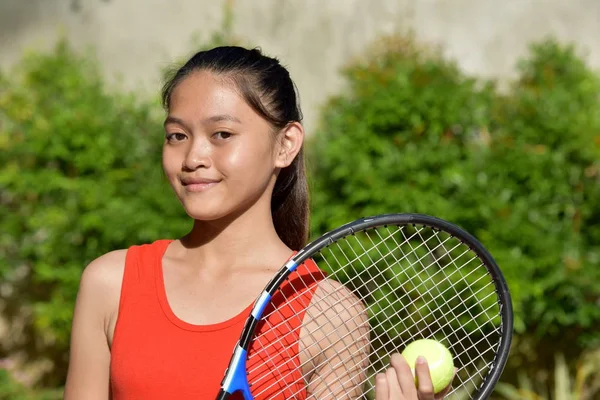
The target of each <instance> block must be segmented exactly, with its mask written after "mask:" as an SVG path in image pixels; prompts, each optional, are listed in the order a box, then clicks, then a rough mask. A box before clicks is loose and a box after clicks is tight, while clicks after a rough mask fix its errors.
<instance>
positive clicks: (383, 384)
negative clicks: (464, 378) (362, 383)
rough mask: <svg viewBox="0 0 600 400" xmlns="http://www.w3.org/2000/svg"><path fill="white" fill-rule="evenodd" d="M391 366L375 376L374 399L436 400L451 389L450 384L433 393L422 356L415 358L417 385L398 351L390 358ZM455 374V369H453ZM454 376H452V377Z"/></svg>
mask: <svg viewBox="0 0 600 400" xmlns="http://www.w3.org/2000/svg"><path fill="white" fill-rule="evenodd" d="M390 364H391V367H390V368H388V369H387V370H386V371H385V373H380V374H377V377H376V378H375V379H376V380H375V399H376V400H438V399H443V398H444V396H446V395H447V394H448V392H449V391H450V389H452V384H450V385H448V387H446V388H444V390H442V391H441V392H439V393H433V383H431V376H430V375H429V366H428V365H427V361H426V360H425V359H424V358H421V357H419V359H417V365H416V366H415V374H416V375H417V378H418V379H417V380H418V387H417V386H416V385H415V380H414V377H413V375H412V373H411V371H410V367H409V365H408V363H407V362H406V360H405V359H404V357H402V356H401V355H400V354H398V353H394V354H392V357H391V358H390ZM454 373H455V374H456V369H455V370H454ZM452 378H454V376H453V377H452Z"/></svg>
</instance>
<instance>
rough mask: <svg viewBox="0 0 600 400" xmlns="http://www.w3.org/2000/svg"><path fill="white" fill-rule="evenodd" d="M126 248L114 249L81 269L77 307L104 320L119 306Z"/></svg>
mask: <svg viewBox="0 0 600 400" xmlns="http://www.w3.org/2000/svg"><path fill="white" fill-rule="evenodd" d="M127 251H128V250H126V249H121V250H114V251H111V252H109V253H106V254H103V255H102V256H100V257H98V258H96V259H95V260H93V261H91V262H90V263H89V264H88V265H87V266H86V267H85V269H84V270H83V273H82V274H81V279H80V282H79V293H78V295H77V303H78V304H77V306H76V312H77V309H79V310H85V312H90V313H93V314H95V315H99V316H100V317H101V318H102V320H103V321H104V322H106V321H107V320H108V318H109V317H110V316H111V315H112V314H114V313H115V312H116V310H117V309H118V307H119V300H120V296H121V285H122V282H123V274H124V271H125V260H126V258H127Z"/></svg>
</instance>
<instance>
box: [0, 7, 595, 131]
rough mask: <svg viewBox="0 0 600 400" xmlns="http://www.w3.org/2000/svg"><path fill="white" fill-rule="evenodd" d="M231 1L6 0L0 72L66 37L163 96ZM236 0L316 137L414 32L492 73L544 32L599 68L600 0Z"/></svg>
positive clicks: (501, 71)
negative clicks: (351, 86)
mask: <svg viewBox="0 0 600 400" xmlns="http://www.w3.org/2000/svg"><path fill="white" fill-rule="evenodd" d="M225 1H226V0H0V65H2V66H6V65H10V64H12V63H13V62H14V61H15V60H17V59H18V57H19V56H20V54H21V53H22V51H23V50H24V49H26V48H47V47H48V46H49V45H50V44H51V43H52V41H53V40H54V39H55V38H56V34H57V33H58V32H59V29H63V30H64V31H65V32H67V34H68V36H69V37H70V39H71V40H72V42H73V43H74V44H76V45H77V46H78V47H81V46H86V45H92V46H94V48H95V49H96V50H97V55H98V57H99V59H100V60H101V62H102V64H103V68H104V70H105V71H106V73H107V74H108V76H109V77H111V78H113V77H116V76H120V77H121V79H122V81H123V82H124V84H126V86H127V87H128V88H141V89H143V90H145V91H147V92H153V93H156V92H157V91H158V89H159V87H160V83H161V81H160V75H159V72H160V70H161V69H162V68H164V67H166V66H168V65H169V64H170V63H171V62H173V61H174V60H175V58H176V57H181V56H183V55H186V54H188V53H189V52H190V51H191V50H192V49H193V44H194V43H197V42H198V40H200V39H202V38H207V37H208V35H209V34H210V32H211V31H213V30H214V29H216V28H217V27H218V26H219V24H220V21H221V19H222V16H223V12H222V11H223V4H224V2H225ZM230 1H232V3H233V5H234V12H235V22H234V28H235V33H237V34H238V35H239V36H241V37H243V38H245V39H246V40H248V42H249V43H251V44H252V45H259V46H261V47H262V48H263V49H264V50H265V51H267V52H268V53H269V54H271V55H276V56H278V57H279V58H280V59H281V60H282V61H283V62H284V63H285V64H286V65H288V66H289V68H290V70H291V72H292V76H293V77H294V79H295V80H296V83H297V84H298V86H299V88H300V92H301V97H302V103H303V106H304V112H305V116H306V122H307V128H308V129H309V130H311V129H312V128H313V126H314V121H315V117H316V116H317V111H318V106H319V105H320V104H321V103H322V102H323V101H324V100H325V99H326V98H327V96H329V95H330V94H332V93H335V92H336V91H337V90H339V89H340V85H341V81H340V79H339V76H338V75H337V72H338V69H339V68H340V66H341V65H342V64H343V63H344V62H345V61H347V59H348V57H349V56H351V55H352V54H355V53H356V52H358V51H360V50H361V49H363V48H364V46H365V45H367V44H368V43H369V42H370V41H372V40H373V39H375V38H376V37H377V36H378V35H379V34H381V33H388V32H392V31H395V30H406V29H412V30H414V32H415V34H416V36H417V38H419V39H421V40H424V41H428V42H432V43H435V44H440V45H441V46H442V47H443V49H444V50H445V52H446V54H447V55H448V56H449V57H452V58H454V59H457V60H458V62H459V63H460V65H461V66H462V67H463V68H464V69H465V70H466V71H468V72H470V73H475V74H479V75H483V76H497V77H507V76H509V75H510V74H511V72H512V71H513V67H514V63H515V61H516V58H517V57H519V56H521V55H523V54H524V52H525V50H526V46H527V44H528V43H529V42H531V41H533V40H537V39H540V38H542V37H544V36H546V35H554V36H557V37H558V38H560V39H561V40H563V41H566V42H576V43H577V44H578V46H580V48H581V49H582V50H584V51H586V52H587V59H588V61H589V62H590V64H592V65H594V66H595V67H600V40H598V38H600V0H230ZM74 6H78V8H79V9H78V10H77V11H74ZM194 37H196V38H197V39H194ZM194 40H196V42H195V41H194Z"/></svg>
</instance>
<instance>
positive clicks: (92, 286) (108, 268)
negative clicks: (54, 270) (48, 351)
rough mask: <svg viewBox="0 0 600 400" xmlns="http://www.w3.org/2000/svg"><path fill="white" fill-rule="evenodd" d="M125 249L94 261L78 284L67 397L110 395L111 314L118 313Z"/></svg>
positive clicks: (88, 399)
mask: <svg viewBox="0 0 600 400" xmlns="http://www.w3.org/2000/svg"><path fill="white" fill-rule="evenodd" d="M125 254H126V250H117V251H113V252H111V253H108V254H105V255H103V256H101V257H99V258H97V259H96V260H94V261H92V262H91V263H90V264H89V265H88V266H87V267H86V269H85V270H84V272H83V274H82V277H81V282H80V284H79V293H78V294H77V301H76V303H75V311H74V315H73V325H72V331H71V349H70V356H69V371H68V374H67V382H66V386H65V393H64V399H65V400H108V399H109V398H110V383H109V368H110V348H109V341H108V337H109V336H108V334H109V326H110V325H111V324H110V320H111V318H114V317H116V312H117V310H118V305H119V297H120V292H121V281H122V278H123V271H124V266H125Z"/></svg>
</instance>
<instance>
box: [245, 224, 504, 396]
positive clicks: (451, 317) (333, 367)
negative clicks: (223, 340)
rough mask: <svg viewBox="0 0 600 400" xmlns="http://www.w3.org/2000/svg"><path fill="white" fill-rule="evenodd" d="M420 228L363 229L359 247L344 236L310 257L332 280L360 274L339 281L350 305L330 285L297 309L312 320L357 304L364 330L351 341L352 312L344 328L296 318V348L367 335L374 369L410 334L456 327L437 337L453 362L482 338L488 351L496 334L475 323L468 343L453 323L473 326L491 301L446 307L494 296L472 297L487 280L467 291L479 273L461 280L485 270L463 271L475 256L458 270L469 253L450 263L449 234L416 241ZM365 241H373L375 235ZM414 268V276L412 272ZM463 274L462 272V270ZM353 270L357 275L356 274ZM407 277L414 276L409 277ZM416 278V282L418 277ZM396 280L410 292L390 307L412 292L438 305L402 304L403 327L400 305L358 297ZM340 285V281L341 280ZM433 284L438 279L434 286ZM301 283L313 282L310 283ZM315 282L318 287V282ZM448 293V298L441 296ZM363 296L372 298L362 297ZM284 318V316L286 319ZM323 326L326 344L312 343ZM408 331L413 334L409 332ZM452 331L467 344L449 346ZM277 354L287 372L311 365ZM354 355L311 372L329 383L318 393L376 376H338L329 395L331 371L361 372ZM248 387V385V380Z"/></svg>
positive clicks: (345, 388)
mask: <svg viewBox="0 0 600 400" xmlns="http://www.w3.org/2000/svg"><path fill="white" fill-rule="evenodd" d="M382 229H383V228H382ZM423 230H424V228H422V229H419V230H416V231H415V232H414V233H412V234H407V232H405V231H404V229H403V228H400V229H396V230H390V229H386V231H385V232H383V234H382V232H381V231H380V230H374V231H375V233H376V235H371V234H369V232H364V234H363V235H361V238H362V239H366V240H365V241H364V242H363V241H361V238H358V237H354V236H351V238H354V239H353V240H352V241H353V244H352V243H350V241H349V240H348V239H349V238H347V239H346V240H344V241H341V242H336V243H335V246H332V248H331V249H329V248H328V249H327V250H326V251H322V252H321V253H322V254H319V255H318V256H319V257H320V258H321V259H322V260H323V262H324V263H325V265H326V268H325V265H324V266H323V267H324V268H323V269H325V270H326V271H327V272H328V273H329V274H330V275H328V278H329V279H333V280H335V279H336V278H339V277H338V276H337V275H338V273H339V275H345V274H346V271H347V269H348V268H349V267H354V266H357V265H358V266H360V271H358V272H359V273H358V274H357V275H354V276H352V277H344V278H348V279H347V282H345V284H346V285H347V286H350V287H351V288H352V289H353V292H354V293H355V294H356V297H355V298H354V302H353V303H352V304H348V303H347V301H348V299H347V298H344V296H340V290H341V289H342V288H340V287H338V289H337V290H334V291H333V292H331V291H329V292H328V293H327V295H328V296H325V297H323V298H321V297H320V298H318V299H316V298H315V297H316V295H317V293H318V292H319V290H318V289H317V291H316V292H315V293H314V295H313V298H312V301H305V300H304V298H302V299H301V300H300V302H301V306H302V307H305V308H310V309H311V310H316V314H314V315H311V318H313V319H319V318H322V317H323V316H326V314H327V312H328V311H329V310H332V309H335V307H336V306H339V305H340V304H343V305H345V306H346V307H355V306H358V305H360V304H361V303H363V302H365V303H366V304H365V305H366V306H367V309H368V311H369V317H370V318H371V321H372V323H371V326H370V330H369V329H367V330H366V331H365V332H363V333H361V334H360V335H359V336H356V334H355V333H354V336H353V331H354V330H356V329H357V327H358V326H359V325H360V324H358V323H357V322H356V320H357V319H360V315H359V313H356V314H355V315H354V316H353V317H352V318H350V319H347V320H346V321H344V323H345V324H346V326H345V329H332V327H333V325H332V323H331V322H328V324H325V325H324V326H321V327H317V328H316V329H313V330H312V331H310V332H309V331H307V330H306V325H307V324H306V323H304V324H303V323H301V322H302V321H296V324H292V325H294V326H296V328H295V329H294V334H295V335H296V336H299V330H300V328H304V331H303V332H302V333H303V334H306V336H307V341H308V342H309V343H310V344H309V345H308V346H307V347H306V348H303V349H301V351H308V350H310V349H311V348H314V347H315V346H317V347H318V349H319V350H320V351H327V350H330V349H332V348H333V347H334V346H335V345H336V344H337V343H340V342H342V343H344V341H345V340H347V339H348V338H352V339H357V338H358V339H365V338H369V335H370V333H375V334H374V335H373V336H372V337H370V342H371V344H375V345H376V346H373V347H374V348H373V349H372V352H371V355H372V356H374V358H375V361H371V366H373V365H374V364H379V365H385V363H384V359H385V357H388V356H389V354H390V353H391V350H393V349H396V350H395V351H399V350H401V347H403V345H404V343H405V341H406V340H410V339H411V338H412V337H413V336H414V335H415V334H416V335H417V336H419V335H422V336H421V337H424V336H432V335H435V334H437V333H438V332H440V331H443V330H445V329H448V328H450V329H451V328H452V324H453V323H455V324H457V325H459V327H460V328H462V329H463V331H462V332H459V329H453V330H452V332H451V333H450V334H446V335H445V336H444V339H447V340H446V342H447V343H448V344H450V345H451V346H450V347H451V348H452V347H454V353H455V357H456V359H460V358H461V356H462V355H464V354H467V353H468V352H469V351H471V350H473V349H477V348H478V347H480V343H481V342H482V341H483V342H487V343H486V344H487V346H488V347H492V344H491V342H490V341H489V340H488V337H489V336H490V335H493V334H495V333H496V332H497V331H498V329H494V330H492V331H491V332H485V331H484V329H483V327H482V325H479V324H475V325H476V330H478V331H479V332H480V333H481V334H482V335H481V336H480V337H479V340H477V341H475V340H473V339H471V337H470V336H469V334H467V333H466V332H467V331H466V329H465V327H464V326H463V324H462V323H461V320H460V318H461V317H462V316H463V315H464V314H467V316H468V317H469V319H471V320H473V321H476V319H477V318H479V317H481V316H482V315H485V314H486V313H487V312H488V310H489V309H490V308H492V307H493V305H494V304H496V306H497V303H494V302H493V301H492V302H491V303H492V305H491V306H489V307H487V308H485V309H483V310H482V311H480V312H479V313H475V312H473V311H472V307H465V309H464V310H462V312H461V313H460V314H455V313H453V310H452V308H451V306H450V303H451V302H452V301H453V300H455V299H458V300H460V299H463V300H464V296H463V294H464V293H465V292H468V298H473V299H475V300H476V302H477V303H481V302H483V301H484V300H485V299H486V298H487V297H490V296H493V295H494V291H493V288H492V290H490V292H489V293H488V294H487V295H486V296H484V297H483V298H480V297H477V296H478V295H479V294H480V293H481V292H482V291H483V292H485V290H487V288H488V287H489V286H493V285H492V282H491V281H490V282H489V283H488V284H486V285H485V286H483V287H480V288H478V289H477V290H474V289H473V287H475V288H477V284H478V282H479V281H480V280H482V279H483V278H485V277H486V275H487V273H485V274H482V275H481V276H479V277H476V279H474V280H473V281H471V282H469V281H468V278H469V277H470V276H471V275H473V274H475V271H477V270H478V269H479V270H481V267H484V268H483V269H484V270H485V266H483V265H481V264H480V265H479V266H475V267H466V266H468V264H470V263H471V262H472V261H473V260H475V259H477V257H476V256H475V257H471V258H470V259H468V260H467V261H466V262H464V263H462V264H461V265H459V264H458V261H460V259H461V258H462V257H463V256H464V255H465V254H468V253H469V250H470V249H468V248H467V249H466V250H464V251H463V252H462V253H461V254H460V255H458V256H456V257H454V258H453V257H451V256H450V255H451V253H452V252H453V251H454V250H456V249H457V248H459V247H460V246H461V243H460V242H458V243H457V244H456V245H455V246H453V247H452V248H450V249H447V248H446V246H445V244H446V243H447V242H448V241H449V240H450V239H451V238H452V237H447V238H440V237H439V235H438V233H439V232H437V231H434V233H433V235H432V236H430V237H427V238H424V237H423V236H424V235H423ZM372 231H373V230H372ZM372 231H370V232H372ZM398 232H399V233H400V234H401V236H402V240H400V241H399V240H397V239H396V237H395V236H397V234H398ZM373 236H376V238H375V237H373ZM432 238H435V241H433V240H432ZM413 240H419V242H420V243H419V245H418V246H413V244H412V243H411V241H413ZM455 240H456V239H455ZM429 241H432V242H433V243H429ZM436 241H437V242H436ZM342 244H343V245H342ZM463 246H464V245H463ZM465 247H466V246H465ZM345 248H347V249H345ZM395 251H398V252H399V253H400V255H399V256H397V255H396V254H395ZM420 251H424V254H419V252H420ZM325 252H326V253H327V254H328V256H327V257H326V256H325V254H323V253H325ZM436 252H437V253H439V252H441V254H436ZM340 254H341V256H340ZM446 258H450V262H448V261H447V260H444V259H446ZM428 260H429V261H430V262H429V264H427V261H428ZM342 261H343V262H342ZM406 262H408V263H409V264H410V266H408V267H406V268H404V269H402V268H400V269H399V270H397V269H396V270H395V269H394V268H395V267H398V266H401V265H402V263H406ZM381 264H385V267H384V268H380V265H381ZM449 265H452V266H453V267H452V269H451V273H449V274H447V273H446V271H445V269H448V268H449ZM433 267H435V269H436V271H435V272H433V273H432V271H431V269H432V268H433ZM417 268H418V271H413V270H416V269H417ZM463 269H464V270H466V271H469V272H468V273H463ZM361 271H362V272H363V273H360V272H361ZM389 272H391V276H389V275H390V274H389ZM412 272H417V273H415V274H413V273H412ZM419 272H420V273H422V274H423V273H424V275H425V279H423V278H422V275H419ZM457 273H458V276H459V278H458V279H459V281H460V282H462V283H464V285H463V286H464V287H458V288H457V287H456V286H457V285H456V282H455V283H454V284H452V283H453V279H454V276H455V274H457ZM386 274H388V276H386ZM475 275H476V274H475ZM440 276H441V278H440ZM416 277H418V279H417V278H416ZM401 278H404V283H409V284H410V285H412V288H408V290H407V289H406V288H403V290H402V291H403V293H402V295H401V296H397V297H398V298H394V302H396V303H400V304H404V303H405V302H407V301H408V302H411V301H412V300H414V298H413V297H414V296H412V295H413V294H415V293H416V295H417V296H416V298H417V300H418V299H419V298H426V297H430V298H431V299H433V300H435V299H442V300H443V301H438V302H437V303H436V302H435V301H431V302H430V303H431V304H432V305H430V304H428V303H427V302H425V303H424V304H422V305H417V306H416V307H410V303H409V307H407V308H416V309H415V310H413V311H412V312H408V313H404V314H406V315H405V318H406V322H407V323H409V326H407V325H406V323H404V322H403V321H404V320H403V319H402V318H401V311H407V310H405V309H404V308H403V307H397V305H395V304H394V302H391V301H387V300H386V297H385V296H383V297H381V298H379V299H376V298H375V296H374V293H376V291H371V290H367V291H366V293H364V289H365V288H369V286H374V287H375V284H376V286H377V287H378V288H379V291H380V292H383V289H382V288H385V289H386V290H387V291H388V292H389V293H393V291H394V290H396V291H397V290H398V288H399V287H402V279H401ZM438 278H440V279H438ZM340 280H341V281H342V280H343V279H340ZM436 280H438V282H436ZM443 282H447V283H449V284H448V285H447V287H441V283H443ZM309 283H310V284H314V281H312V282H309ZM394 283H397V284H398V285H397V286H394ZM319 285H321V284H320V283H319ZM428 286H430V287H428ZM361 289H362V290H363V293H361ZM449 292H450V294H448V293H449ZM389 293H388V294H389ZM334 294H335V296H334ZM383 294H385V293H383ZM484 294H485V293H484ZM445 296H446V297H445ZM448 296H449V297H448ZM299 297H300V296H290V297H289V298H286V299H285V303H288V304H293V303H294V302H297V301H299V300H298V298H299ZM346 297H347V296H346ZM369 297H372V298H371V299H369ZM411 298H412V300H411ZM373 299H375V300H373ZM344 301H345V303H344ZM380 304H383V307H381V308H379V309H377V310H375V311H373V310H374V308H375V307H376V306H379V305H380ZM444 308H446V309H447V310H448V311H447V312H446V311H444ZM390 311H391V313H390ZM278 312H279V309H277V308H276V309H274V310H273V311H272V312H271V314H270V315H268V316H266V317H265V318H266V319H267V320H268V319H269V316H272V315H275V314H276V313H278ZM436 313H438V314H439V320H438V321H437V324H435V325H436V330H434V331H431V330H430V329H429V328H428V325H429V324H427V323H426V322H427V321H426V317H428V316H429V317H430V316H433V315H435V314H436ZM390 317H391V318H397V319H398V321H397V322H398V323H399V324H401V325H403V326H399V325H398V324H395V325H396V326H394V329H393V331H394V332H392V334H391V335H392V336H396V338H395V339H394V340H397V338H402V337H403V336H407V335H406V333H407V332H410V333H411V334H410V335H408V337H407V338H406V339H403V340H400V341H401V342H402V343H392V342H393V340H392V339H391V338H389V336H390V332H389V331H386V329H385V325H386V323H388V322H389V319H390ZM296 318H297V317H296ZM263 319H264V318H263ZM280 319H281V322H279V323H278V324H276V325H274V326H269V327H268V329H281V328H283V327H285V324H286V322H287V320H286V316H280ZM287 319H289V317H288V318H287ZM490 320H491V319H490ZM373 321H375V322H373ZM492 322H493V321H492ZM350 324H352V326H349V325H350ZM327 325H329V326H327ZM419 325H423V327H422V328H417V329H418V330H417V332H416V333H413V332H411V326H413V327H418V326H419ZM323 329H325V330H328V333H329V335H325V338H326V342H319V341H317V339H318V338H317V336H318V335H317V334H318V333H319V332H318V331H319V330H323ZM283 330H285V329H283ZM412 330H413V331H414V329H412ZM424 330H429V332H428V335H424ZM329 331H331V332H329ZM457 333H460V334H462V335H463V336H464V337H463V338H462V339H464V338H467V339H469V341H470V343H468V342H467V343H463V341H462V340H458V341H457V340H456V339H455V338H453V337H452V335H453V334H454V335H456V334H457ZM263 336H264V335H263ZM284 339H285V338H277V341H276V342H279V343H273V341H270V342H269V343H263V342H262V341H261V340H262V336H260V335H259V336H258V337H257V338H255V342H258V343H259V344H260V346H258V347H259V348H260V351H261V352H262V351H266V352H268V350H269V349H272V348H273V347H274V346H275V345H281V342H282V341H284ZM439 339H440V338H439V337H438V340H439ZM444 339H442V341H444ZM492 342H493V341H492ZM458 346H460V349H459V348H458ZM279 347H281V346H279ZM457 350H458V351H457ZM284 351H285V352H287V354H286V356H287V357H288V358H293V359H294V368H296V369H297V370H298V369H302V368H305V367H306V364H307V363H308V362H313V360H308V361H306V362H304V363H299V362H298V361H299V358H298V359H296V358H295V357H294V351H291V349H290V348H285V350H284ZM361 352H365V349H364V348H363V347H361V346H358V347H356V348H355V349H354V350H353V351H350V352H348V351H346V352H344V355H345V358H343V359H342V358H339V357H338V359H337V360H335V363H332V362H331V361H330V362H329V364H330V365H329V366H328V367H329V368H328V371H329V372H328V375H324V376H319V375H318V374H317V373H315V374H314V375H313V379H317V380H318V379H324V380H326V381H327V382H329V385H325V386H326V387H327V388H326V389H325V388H324V389H322V390H324V391H327V392H329V394H330V395H331V396H338V397H337V398H339V396H340V392H339V391H340V390H341V391H342V392H343V395H344V396H346V397H352V394H353V392H352V390H353V389H352V388H356V387H358V386H362V385H364V384H365V383H367V382H370V381H371V380H372V379H373V377H374V376H375V375H376V374H377V373H378V372H380V371H379V370H377V369H373V368H372V370H371V371H370V372H369V373H368V374H364V373H363V376H362V377H361V378H360V379H359V380H358V381H357V378H356V376H358V375H357V374H359V372H357V373H356V374H354V375H352V374H351V375H349V376H348V375H346V376H345V377H341V376H337V377H336V378H335V379H334V381H335V383H336V384H337V386H338V388H337V390H338V391H337V392H336V391H335V387H334V388H333V389H332V387H333V386H335V385H332V384H331V382H332V376H333V375H337V374H338V372H337V371H338V368H337V367H339V366H342V365H344V366H345V368H344V370H346V371H347V370H356V371H361V370H363V369H364V368H362V366H363V365H362V364H364V361H363V362H361V361H360V360H361V359H360V358H358V359H357V358H356V357H355V356H356V355H357V354H359V355H360V354H361ZM255 355H256V353H255V354H251V355H250V357H253V356H255ZM372 358H373V357H372ZM353 360H355V362H354V363H352V361H353ZM266 363H267V364H269V366H270V368H269V370H270V371H271V372H272V373H275V374H277V379H279V380H283V381H285V380H286V379H289V377H290V374H292V373H293V372H294V371H289V370H288V371H286V372H285V373H281V372H280V371H279V368H278V365H277V363H276V362H275V360H274V359H271V358H270V357H267V361H266ZM476 363H477V359H475V358H473V359H471V361H470V363H467V364H464V365H462V366H460V367H461V369H465V368H467V367H469V364H476ZM326 364H327V361H322V362H321V363H320V364H318V365H314V364H313V365H312V366H311V369H312V370H314V371H317V372H319V371H322V370H323V367H325V366H327V365H326ZM490 364H491V362H488V363H483V366H482V367H481V368H476V369H477V370H478V371H477V373H476V374H475V375H476V376H478V377H480V378H481V379H484V374H485V371H486V370H488V369H489V365H490ZM256 369H257V368H255V369H254V370H249V371H248V372H249V373H250V374H251V373H252V372H255V371H256ZM379 369H381V367H379ZM273 371H275V372H273ZM469 372H471V371H469ZM332 374H333V375H332ZM457 376H458V377H459V379H460V380H461V384H460V385H459V387H460V386H464V384H466V383H467V382H468V381H469V380H470V379H467V380H463V379H462V378H461V376H460V374H457ZM304 378H306V377H304ZM473 378H475V377H473ZM271 379H272V378H271ZM357 382H358V383H357ZM254 383H256V382H255V381H254ZM349 383H350V385H349ZM273 385H276V383H271V385H270V386H273ZM368 386H369V387H368V388H366V390H365V392H364V394H365V395H366V394H367V393H368V392H370V391H372V389H373V387H372V382H370V383H369V385H368ZM348 388H350V389H348ZM456 389H458V388H455V390H456ZM300 390H302V389H298V388H297V389H296V391H295V392H293V393H292V397H295V396H297V395H299V391H300ZM265 392H267V388H262V387H261V391H260V392H258V393H254V396H255V397H256V398H257V399H261V398H262V397H261V395H262V394H263V393H265ZM317 394H318V393H313V395H317ZM320 395H324V393H320Z"/></svg>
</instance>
